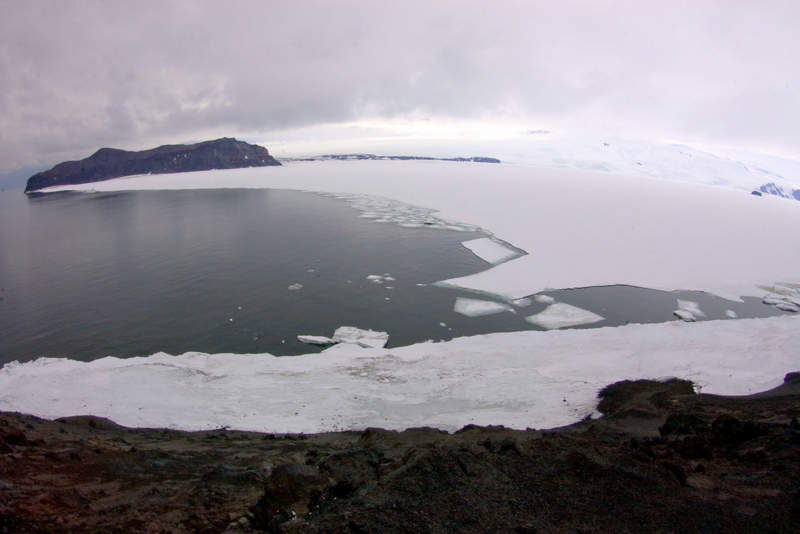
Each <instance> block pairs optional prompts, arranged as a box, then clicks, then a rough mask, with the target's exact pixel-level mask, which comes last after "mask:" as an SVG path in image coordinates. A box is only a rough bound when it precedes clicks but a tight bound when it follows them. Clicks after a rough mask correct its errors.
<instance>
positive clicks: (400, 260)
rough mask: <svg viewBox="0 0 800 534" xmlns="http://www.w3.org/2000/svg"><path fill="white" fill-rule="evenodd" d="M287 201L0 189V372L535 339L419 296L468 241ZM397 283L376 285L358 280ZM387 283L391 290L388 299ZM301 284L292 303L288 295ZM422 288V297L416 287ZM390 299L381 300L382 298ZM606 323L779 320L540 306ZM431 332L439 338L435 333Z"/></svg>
mask: <svg viewBox="0 0 800 534" xmlns="http://www.w3.org/2000/svg"><path fill="white" fill-rule="evenodd" d="M358 215H359V212H358V211H356V210H354V209H352V208H351V207H350V206H349V205H348V203H347V202H345V201H343V200H340V199H335V198H329V197H324V196H320V195H315V194H311V193H302V192H298V191H283V190H252V189H249V190H236V189H227V190H199V191H138V192H123V193H93V194H81V193H51V194H46V195H39V196H31V197H26V196H25V195H23V194H22V190H21V189H15V190H7V191H0V364H3V363H7V362H9V361H13V360H19V361H29V360H33V359H36V358H38V357H43V356H47V357H67V358H72V359H76V360H83V361H88V360H93V359H96V358H101V357H104V356H117V357H133V356H147V355H150V354H153V353H156V352H160V351H164V352H167V353H170V354H181V353H184V352H187V351H201V352H208V353H221V352H233V353H263V352H269V353H272V354H276V355H293V354H302V353H307V352H314V351H317V350H321V349H318V348H315V347H312V346H309V345H304V344H302V343H300V342H299V341H297V337H296V336H297V335H301V334H304V335H323V336H332V335H333V331H334V330H335V329H336V328H337V327H339V326H345V325H346V326H355V327H358V328H362V329H372V330H379V331H386V332H388V333H389V336H390V337H389V346H390V347H391V346H401V345H407V344H411V343H415V342H421V341H425V340H428V339H431V340H435V341H439V340H447V339H452V338H453V337H458V336H465V335H475V334H481V333H490V332H503V331H517V330H537V329H540V328H539V327H537V326H534V325H532V324H530V323H528V322H526V321H525V320H524V317H525V316H527V315H532V314H534V313H537V312H539V311H541V310H543V309H544V308H545V307H546V304H542V303H538V302H534V303H533V304H532V305H531V306H528V307H526V308H519V309H518V310H517V311H518V313H517V314H512V313H507V312H505V313H500V314H497V315H487V316H481V317H466V316H464V315H460V314H457V313H455V312H454V311H453V305H454V302H455V299H456V297H457V296H461V297H467V298H478V299H486V298H487V297H481V296H476V295H471V294H469V293H466V292H462V291H455V290H451V289H444V288H440V287H433V286H430V285H426V284H430V283H432V282H436V281H439V280H444V279H448V278H455V277H460V276H466V275H469V274H473V273H476V272H480V271H482V270H485V269H486V268H488V267H489V265H488V264H487V263H485V262H484V261H483V260H481V259H479V258H478V257H476V256H475V255H473V254H472V253H471V252H470V251H469V250H468V249H466V248H465V247H463V246H462V245H461V242H462V241H465V240H469V239H476V238H479V237H484V236H485V234H482V233H480V232H457V231H452V230H442V229H431V228H405V227H399V226H395V225H392V224H377V223H375V222H373V221H371V220H369V219H361V218H359V217H358ZM387 274H389V275H391V276H392V277H393V278H395V279H396V280H395V281H393V282H385V283H383V284H376V283H374V282H372V281H370V280H367V276H369V275H387ZM390 283H391V286H390ZM294 284H301V285H302V288H301V289H298V290H289V289H288V288H289V286H292V285H294ZM421 284H423V285H421ZM389 287H392V289H390V288H389ZM548 294H550V295H552V296H554V297H555V298H556V300H558V301H561V302H566V303H568V304H573V305H576V306H579V307H582V308H585V309H589V310H591V311H593V312H595V313H598V314H600V315H602V316H604V317H606V320H605V321H601V322H599V323H595V324H593V325H590V326H591V327H600V326H614V325H621V324H626V323H628V322H662V321H667V320H674V319H675V318H674V316H672V310H674V309H675V299H676V296H677V298H682V299H688V300H694V301H702V302H701V306H705V307H706V308H704V309H707V310H708V312H707V313H708V315H709V317H708V318H709V319H724V318H725V315H724V311H725V309H734V310H736V311H737V313H738V314H739V316H740V317H746V316H760V317H763V316H767V315H776V314H780V313H783V312H780V311H778V310H776V309H775V308H771V307H768V306H764V305H761V304H760V303H759V302H757V301H756V300H752V301H748V302H747V303H745V304H735V303H729V302H727V301H723V300H722V299H715V298H714V297H711V296H708V295H703V294H702V293H698V294H689V293H684V294H681V293H664V292H658V291H651V290H645V289H640V288H627V287H613V288H587V289H580V290H571V291H559V292H549V293H548ZM442 323H444V326H442Z"/></svg>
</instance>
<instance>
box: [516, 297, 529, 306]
mask: <svg viewBox="0 0 800 534" xmlns="http://www.w3.org/2000/svg"><path fill="white" fill-rule="evenodd" d="M512 304H514V306H517V307H518V308H524V307H525V306H530V305H531V299H529V298H524V299H517V300H514V301H512Z"/></svg>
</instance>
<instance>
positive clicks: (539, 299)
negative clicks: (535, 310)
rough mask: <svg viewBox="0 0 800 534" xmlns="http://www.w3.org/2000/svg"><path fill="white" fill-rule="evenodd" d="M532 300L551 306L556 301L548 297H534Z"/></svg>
mask: <svg viewBox="0 0 800 534" xmlns="http://www.w3.org/2000/svg"><path fill="white" fill-rule="evenodd" d="M533 300H535V301H536V302H541V303H542V304H553V303H554V302H555V301H556V299H554V298H553V297H551V296H550V295H536V296H535V297H533Z"/></svg>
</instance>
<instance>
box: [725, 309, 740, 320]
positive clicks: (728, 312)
mask: <svg viewBox="0 0 800 534" xmlns="http://www.w3.org/2000/svg"><path fill="white" fill-rule="evenodd" d="M725 315H726V316H727V317H730V318H731V319H736V318H737V317H738V315H736V312H735V311H733V310H725Z"/></svg>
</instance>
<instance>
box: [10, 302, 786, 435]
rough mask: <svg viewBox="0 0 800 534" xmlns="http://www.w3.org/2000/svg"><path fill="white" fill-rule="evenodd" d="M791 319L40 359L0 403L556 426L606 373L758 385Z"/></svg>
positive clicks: (161, 418) (287, 428)
mask: <svg viewBox="0 0 800 534" xmlns="http://www.w3.org/2000/svg"><path fill="white" fill-rule="evenodd" d="M798 353H800V317H798V316H794V315H792V316H782V317H773V318H769V319H743V320H738V321H709V322H703V323H691V324H689V323H683V322H680V321H675V322H672V323H662V324H651V325H628V326H624V327H619V328H598V329H590V330H564V331H558V330H554V331H546V332H535V331H529V332H514V333H504V334H492V335H485V336H475V337H470V338H459V339H455V340H453V341H450V342H447V343H422V344H417V345H412V346H407V347H402V348H396V349H390V350H387V349H364V348H360V347H358V346H357V345H336V346H334V347H332V348H330V349H328V350H326V351H324V352H322V353H321V354H309V355H305V356H301V357H283V358H276V357H273V356H270V355H268V354H261V355H234V354H217V355H208V354H198V353H188V354H184V355H182V356H169V355H166V354H163V353H162V354H155V355H153V356H150V357H147V358H132V359H125V360H123V359H116V358H104V359H101V360H95V361H93V362H91V363H81V362H76V361H73V360H61V359H40V360H37V361H35V362H31V363H26V364H9V365H6V366H5V367H4V368H3V369H2V370H0V409H2V410H16V411H22V412H26V413H32V414H35V415H38V416H41V417H48V418H56V417H61V416H67V415H76V414H94V415H99V416H103V417H109V418H111V419H112V420H114V421H117V422H118V423H121V424H123V425H128V426H139V427H169V428H178V429H185V430H191V429H207V428H216V427H221V426H230V427H231V428H234V429H242V430H261V431H275V432H318V431H328V430H337V429H363V428H366V427H369V426H381V427H385V428H391V429H402V428H408V427H414V426H420V425H431V426H435V427H439V428H443V429H448V430H453V429H457V428H460V427H461V426H463V425H465V424H468V423H475V424H480V425H487V424H503V425H506V426H510V427H514V428H526V427H534V428H547V427H554V426H559V425H565V424H568V423H572V422H574V421H577V420H580V419H582V418H583V417H586V416H587V415H590V414H591V413H592V412H593V410H594V408H595V405H596V394H597V392H598V390H599V389H600V388H602V387H603V386H605V385H606V384H609V383H612V382H615V381H618V380H623V379H637V378H664V377H668V376H680V377H682V378H688V379H690V380H694V381H696V382H697V383H698V384H699V385H700V386H703V391H704V392H709V393H720V394H730V395H740V394H748V393H753V392H757V391H763V390H766V389H769V388H772V387H775V386H777V385H779V384H781V383H782V379H783V376H784V375H785V373H787V372H790V371H796V370H798V363H797V356H796V355H797V354H798Z"/></svg>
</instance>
